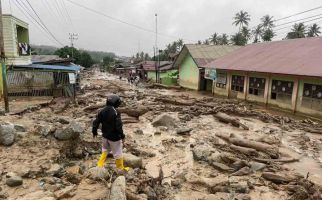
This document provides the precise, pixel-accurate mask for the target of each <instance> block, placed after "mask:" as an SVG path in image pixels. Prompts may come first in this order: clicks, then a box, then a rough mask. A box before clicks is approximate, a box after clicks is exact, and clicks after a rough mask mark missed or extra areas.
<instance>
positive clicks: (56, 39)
mask: <svg viewBox="0 0 322 200" xmlns="http://www.w3.org/2000/svg"><path fill="white" fill-rule="evenodd" d="M26 1H27V3H28V4H29V6H30V7H31V9H32V10H33V12H34V13H35V14H36V16H37V18H38V19H39V21H40V22H41V24H43V26H44V27H45V29H46V30H47V31H48V32H49V34H50V35H51V36H52V37H53V38H54V40H56V41H57V42H58V43H59V44H61V45H62V46H64V45H63V43H61V42H60V41H59V40H58V39H57V38H56V37H55V36H54V34H52V32H51V31H50V30H49V29H48V27H47V26H46V25H45V23H44V22H43V21H42V19H41V18H40V17H39V15H38V14H37V12H36V11H35V9H34V8H33V7H32V5H31V4H30V3H29V1H28V0H26Z"/></svg>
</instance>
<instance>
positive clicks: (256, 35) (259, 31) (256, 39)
mask: <svg viewBox="0 0 322 200" xmlns="http://www.w3.org/2000/svg"><path fill="white" fill-rule="evenodd" d="M262 27H263V26H262V25H261V24H259V25H257V26H256V28H255V29H254V30H252V34H253V37H254V43H257V42H259V37H260V36H261V35H262V33H263V30H262Z"/></svg>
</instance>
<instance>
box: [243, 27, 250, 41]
mask: <svg viewBox="0 0 322 200" xmlns="http://www.w3.org/2000/svg"><path fill="white" fill-rule="evenodd" d="M241 33H242V35H243V36H244V38H245V39H246V43H247V41H248V40H249V39H250V37H251V32H250V30H249V29H248V28H247V27H246V26H243V28H242V30H241Z"/></svg>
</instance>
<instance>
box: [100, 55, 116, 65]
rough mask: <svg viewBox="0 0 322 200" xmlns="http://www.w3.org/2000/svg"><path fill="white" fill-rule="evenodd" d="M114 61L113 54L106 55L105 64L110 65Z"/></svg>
mask: <svg viewBox="0 0 322 200" xmlns="http://www.w3.org/2000/svg"><path fill="white" fill-rule="evenodd" d="M113 62H114V57H113V56H111V55H108V56H105V57H104V58H103V64H104V65H105V66H109V65H111V64H112V63H113Z"/></svg>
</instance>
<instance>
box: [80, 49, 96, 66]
mask: <svg viewBox="0 0 322 200" xmlns="http://www.w3.org/2000/svg"><path fill="white" fill-rule="evenodd" d="M78 64H80V65H81V66H83V67H85V68H89V67H91V66H92V65H93V64H94V61H93V59H92V57H91V55H89V53H87V52H86V51H83V52H82V53H81V54H80V58H79V63H78Z"/></svg>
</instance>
